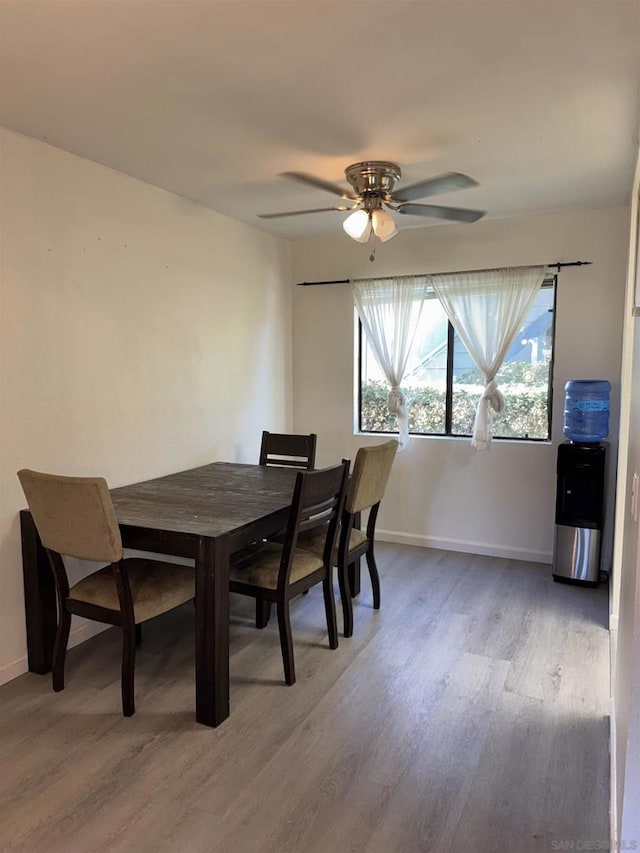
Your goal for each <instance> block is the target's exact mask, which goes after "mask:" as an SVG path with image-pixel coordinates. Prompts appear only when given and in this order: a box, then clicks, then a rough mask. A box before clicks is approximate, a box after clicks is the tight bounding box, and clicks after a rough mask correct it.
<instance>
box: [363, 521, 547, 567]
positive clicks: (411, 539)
mask: <svg viewBox="0 0 640 853" xmlns="http://www.w3.org/2000/svg"><path fill="white" fill-rule="evenodd" d="M376 539H379V540H380V541H381V542H395V543H396V544H398V545H417V546H418V547H420V548H440V549H441V550H443V551H461V552H462V553H464V554H481V555H483V556H487V557H506V558H507V559H511V560H525V561H526V562H528V563H549V564H551V563H552V562H553V554H552V552H551V551H531V550H529V549H527V548H505V547H503V546H502V545H493V544H491V543H488V542H469V541H466V540H464V539H447V538H445V537H440V536H425V535H424V534H422V533H401V532H398V531H396V530H380V529H378V530H376Z"/></svg>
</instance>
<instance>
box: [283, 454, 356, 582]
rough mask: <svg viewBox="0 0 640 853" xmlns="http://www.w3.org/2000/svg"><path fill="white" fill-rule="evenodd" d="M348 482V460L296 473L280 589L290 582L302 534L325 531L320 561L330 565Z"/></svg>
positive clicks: (285, 540)
mask: <svg viewBox="0 0 640 853" xmlns="http://www.w3.org/2000/svg"><path fill="white" fill-rule="evenodd" d="M348 478H349V460H344V461H343V462H342V463H341V464H340V465H335V466H333V467H331V468H322V469H321V470H319V471H300V472H299V473H298V476H297V478H296V484H295V488H294V491H293V501H292V505H291V512H290V514H289V523H288V525H287V531H286V534H285V539H284V547H283V549H282V561H281V564H280V574H279V576H278V588H279V589H280V588H281V587H285V586H286V585H287V584H288V582H289V574H290V572H291V565H292V561H293V554H294V551H295V548H296V545H297V542H298V535H299V534H300V533H302V532H307V531H309V530H314V529H315V528H325V527H326V531H327V534H326V539H325V544H324V551H323V560H324V563H325V566H330V565H331V557H332V554H333V549H334V546H335V542H336V535H337V532H338V522H339V520H340V516H341V514H342V509H343V507H344V501H345V497H346V491H347V481H348Z"/></svg>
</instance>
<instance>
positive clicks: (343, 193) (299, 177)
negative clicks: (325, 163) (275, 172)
mask: <svg viewBox="0 0 640 853" xmlns="http://www.w3.org/2000/svg"><path fill="white" fill-rule="evenodd" d="M280 176H281V177H282V178H289V179H290V180H292V181H298V183H301V184H307V186H310V187H315V188H316V189H318V190H325V192H328V193H333V195H339V196H340V198H345V199H350V200H351V201H356V199H357V198H358V197H357V196H355V195H354V194H353V193H352V192H351V191H350V190H348V189H346V188H345V187H341V186H340V185H339V184H332V183H331V181H325V180H323V178H316V177H315V175H307V173H306V172H280Z"/></svg>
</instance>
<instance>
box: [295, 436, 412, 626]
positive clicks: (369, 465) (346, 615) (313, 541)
mask: <svg viewBox="0 0 640 853" xmlns="http://www.w3.org/2000/svg"><path fill="white" fill-rule="evenodd" d="M397 449H398V442H397V441H396V440H395V439H392V440H391V441H387V442H385V443H384V444H377V445H374V446H373V447H361V448H360V449H359V450H358V452H357V454H356V459H355V463H354V465H353V473H352V475H351V479H350V482H349V489H348V492H347V496H346V500H345V504H344V509H343V511H342V517H341V520H340V534H339V537H338V544H337V546H336V548H335V549H334V552H333V563H334V565H336V566H337V567H338V584H339V586H340V600H341V602H342V617H343V626H344V636H345V637H351V636H352V635H353V603H352V601H351V588H350V585H349V578H348V571H349V566H351V565H353V564H354V563H355V562H356V560H359V559H360V558H361V557H365V558H366V561H367V568H368V569H369V576H370V577H371V586H372V587H373V607H374V609H375V610H379V609H380V575H379V574H378V567H377V565H376V558H375V551H374V543H375V533H376V521H377V519H378V510H379V509H380V503H381V501H382V498H383V497H384V492H385V489H386V487H387V482H388V480H389V475H390V473H391V467H392V465H393V460H394V458H395V455H396V451H397ZM367 509H368V510H370V511H369V519H368V521H367V530H366V533H363V532H362V531H361V530H359V529H358V528H356V527H355V522H356V519H357V518H358V516H359V515H360V513H362V512H365V511H366V510H367ZM300 544H301V547H303V548H307V549H308V550H310V551H313V553H315V554H318V553H319V552H320V550H321V549H322V547H323V543H322V539H321V537H320V536H319V535H318V532H317V531H314V532H312V533H311V534H310V535H308V536H305V537H304V540H303V541H301V543H300Z"/></svg>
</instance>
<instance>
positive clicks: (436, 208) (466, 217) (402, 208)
mask: <svg viewBox="0 0 640 853" xmlns="http://www.w3.org/2000/svg"><path fill="white" fill-rule="evenodd" d="M394 209H395V210H397V211H398V213H410V214H411V215H412V216H428V217H430V218H432V219H448V220H450V221H451V222H476V221H477V220H478V219H482V217H483V216H484V215H485V213H486V212H487V211H486V210H470V209H469V208H464V207H442V206H441V205H438V204H400V205H398V207H397V208H394Z"/></svg>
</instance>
